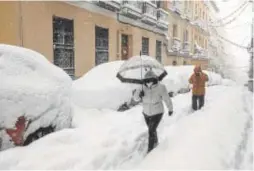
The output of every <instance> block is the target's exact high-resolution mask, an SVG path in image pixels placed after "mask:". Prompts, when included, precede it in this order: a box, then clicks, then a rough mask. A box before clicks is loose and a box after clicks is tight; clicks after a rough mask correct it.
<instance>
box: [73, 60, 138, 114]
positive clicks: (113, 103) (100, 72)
mask: <svg viewBox="0 0 254 171" xmlns="http://www.w3.org/2000/svg"><path fill="white" fill-rule="evenodd" d="M122 64H123V61H116V62H109V63H105V64H101V65H99V66H97V67H95V68H93V69H92V70H90V71H89V72H88V73H87V74H85V75H84V76H83V77H81V78H79V79H78V80H75V81H74V82H73V86H72V98H73V102H74V103H75V104H77V105H79V106H82V107H85V108H97V109H102V108H110V109H114V110H116V109H117V108H118V107H119V106H120V105H121V104H123V103H124V102H126V101H128V100H129V99H131V97H132V90H134V89H135V88H137V87H138V85H134V84H123V83H121V81H120V80H119V79H118V78H116V74H117V72H118V70H119V68H120V66H121V65H122Z"/></svg>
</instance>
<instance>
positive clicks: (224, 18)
mask: <svg viewBox="0 0 254 171" xmlns="http://www.w3.org/2000/svg"><path fill="white" fill-rule="evenodd" d="M246 4H248V1H245V2H244V3H242V5H240V6H239V8H237V9H236V10H234V11H232V12H231V13H230V14H229V15H227V16H225V17H223V18H221V19H219V20H217V21H213V22H212V23H216V22H221V21H223V20H226V19H227V18H229V17H231V16H232V15H234V14H236V13H237V12H238V11H240V10H241V9H242V8H244V6H245V5H246Z"/></svg>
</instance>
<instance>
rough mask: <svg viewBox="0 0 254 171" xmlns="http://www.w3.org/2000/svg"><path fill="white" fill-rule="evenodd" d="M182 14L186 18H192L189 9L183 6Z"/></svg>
mask: <svg viewBox="0 0 254 171" xmlns="http://www.w3.org/2000/svg"><path fill="white" fill-rule="evenodd" d="M184 15H185V16H186V19H187V20H191V19H192V15H191V10H190V9H186V8H185V10H184Z"/></svg>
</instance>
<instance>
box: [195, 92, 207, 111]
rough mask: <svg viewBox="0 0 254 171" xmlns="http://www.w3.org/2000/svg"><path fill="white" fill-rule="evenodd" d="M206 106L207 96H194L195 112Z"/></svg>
mask: <svg viewBox="0 0 254 171" xmlns="http://www.w3.org/2000/svg"><path fill="white" fill-rule="evenodd" d="M204 104H205V96H204V95H201V96H196V95H192V109H193V110H198V109H201V108H202V107H203V106H204Z"/></svg>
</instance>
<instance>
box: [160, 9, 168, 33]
mask: <svg viewBox="0 0 254 171" xmlns="http://www.w3.org/2000/svg"><path fill="white" fill-rule="evenodd" d="M157 19H158V22H157V27H159V28H161V29H163V30H168V24H169V23H168V12H167V11H165V10H163V9H162V8H159V9H158V10H157Z"/></svg>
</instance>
